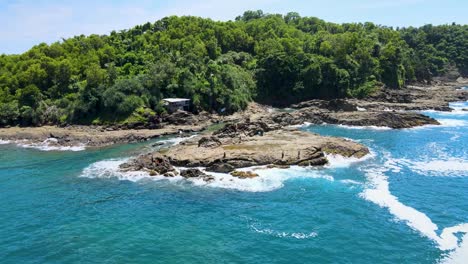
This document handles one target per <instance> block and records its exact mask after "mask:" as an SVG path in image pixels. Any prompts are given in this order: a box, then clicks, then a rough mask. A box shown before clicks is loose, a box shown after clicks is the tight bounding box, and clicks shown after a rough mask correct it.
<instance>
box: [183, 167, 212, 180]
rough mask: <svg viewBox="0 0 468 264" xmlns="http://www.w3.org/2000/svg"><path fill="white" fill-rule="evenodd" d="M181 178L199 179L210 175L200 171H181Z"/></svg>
mask: <svg viewBox="0 0 468 264" xmlns="http://www.w3.org/2000/svg"><path fill="white" fill-rule="evenodd" d="M180 176H182V177H184V178H198V177H206V176H208V175H207V174H206V173H204V172H202V171H201V170H199V169H186V170H182V171H180Z"/></svg>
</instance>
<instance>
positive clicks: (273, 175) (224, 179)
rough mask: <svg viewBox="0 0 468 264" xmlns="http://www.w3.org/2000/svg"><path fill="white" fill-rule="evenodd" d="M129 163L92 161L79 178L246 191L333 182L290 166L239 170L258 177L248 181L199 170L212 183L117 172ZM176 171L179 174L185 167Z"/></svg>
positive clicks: (317, 174)
mask: <svg viewBox="0 0 468 264" xmlns="http://www.w3.org/2000/svg"><path fill="white" fill-rule="evenodd" d="M128 160H129V158H125V159H111V160H103V161H99V162H95V163H93V164H91V165H90V166H88V167H87V168H85V169H84V170H83V172H82V174H81V176H82V177H87V178H117V179H119V180H127V181H133V182H137V181H141V180H155V181H159V180H169V181H173V182H178V181H187V182H190V183H192V184H193V185H194V186H202V187H210V188H222V189H231V190H239V191H245V192H269V191H273V190H277V189H280V188H282V187H283V186H284V182H286V181H287V180H289V179H293V178H311V179H323V180H327V181H330V182H333V181H334V178H333V177H332V176H330V175H327V174H325V173H324V172H323V171H320V170H317V169H312V168H302V167H298V166H293V167H291V168H289V169H266V168H262V167H252V168H244V169H239V170H244V171H249V170H250V171H252V170H254V171H255V173H257V174H258V175H259V177H255V178H251V179H240V178H237V177H233V176H232V175H230V174H227V173H215V172H207V171H205V169H204V168H198V169H200V170H201V171H203V172H205V173H206V174H208V175H210V176H212V177H213V178H214V179H213V180H211V181H205V180H204V179H202V178H189V179H184V178H182V177H180V176H177V177H173V178H168V177H164V176H150V175H149V173H147V172H144V171H137V172H123V171H120V170H119V166H120V165H121V164H123V163H125V162H126V161H128ZM176 169H177V170H179V171H180V170H182V169H185V168H176Z"/></svg>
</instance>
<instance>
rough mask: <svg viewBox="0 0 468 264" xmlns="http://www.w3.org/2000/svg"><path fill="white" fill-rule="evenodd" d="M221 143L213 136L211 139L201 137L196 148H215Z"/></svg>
mask: <svg viewBox="0 0 468 264" xmlns="http://www.w3.org/2000/svg"><path fill="white" fill-rule="evenodd" d="M221 144H222V143H221V141H220V140H219V139H218V138H217V137H214V136H211V137H202V138H200V139H199V140H198V147H203V148H215V147H218V146H221Z"/></svg>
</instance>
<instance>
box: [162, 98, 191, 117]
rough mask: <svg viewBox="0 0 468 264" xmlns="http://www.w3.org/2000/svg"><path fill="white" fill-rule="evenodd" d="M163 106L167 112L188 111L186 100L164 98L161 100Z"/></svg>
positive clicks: (188, 105) (188, 103) (187, 100)
mask: <svg viewBox="0 0 468 264" xmlns="http://www.w3.org/2000/svg"><path fill="white" fill-rule="evenodd" d="M163 102H164V106H165V107H166V109H167V111H169V112H171V113H172V112H175V111H177V110H184V111H189V110H190V99H186V98H165V99H163Z"/></svg>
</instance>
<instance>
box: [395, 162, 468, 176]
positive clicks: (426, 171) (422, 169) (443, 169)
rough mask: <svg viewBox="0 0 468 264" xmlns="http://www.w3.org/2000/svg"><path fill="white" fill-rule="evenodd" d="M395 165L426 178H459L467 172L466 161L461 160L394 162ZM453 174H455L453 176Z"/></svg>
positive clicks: (467, 165) (467, 163)
mask: <svg viewBox="0 0 468 264" xmlns="http://www.w3.org/2000/svg"><path fill="white" fill-rule="evenodd" d="M396 163H399V164H403V165H405V166H407V167H409V168H410V169H411V170H413V171H414V172H417V173H419V174H423V175H428V176H447V177H461V176H462V175H463V173H464V174H466V172H468V161H467V160H464V159H461V158H454V157H448V158H447V159H445V160H436V159H434V160H427V161H412V160H408V159H399V160H396ZM460 173H461V174H460ZM454 174H456V175H455V176H454Z"/></svg>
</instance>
